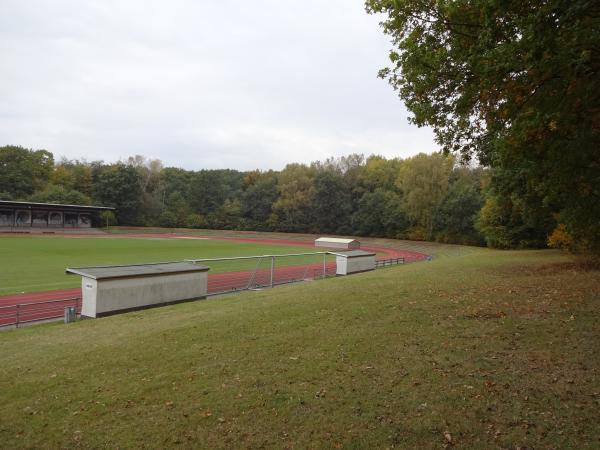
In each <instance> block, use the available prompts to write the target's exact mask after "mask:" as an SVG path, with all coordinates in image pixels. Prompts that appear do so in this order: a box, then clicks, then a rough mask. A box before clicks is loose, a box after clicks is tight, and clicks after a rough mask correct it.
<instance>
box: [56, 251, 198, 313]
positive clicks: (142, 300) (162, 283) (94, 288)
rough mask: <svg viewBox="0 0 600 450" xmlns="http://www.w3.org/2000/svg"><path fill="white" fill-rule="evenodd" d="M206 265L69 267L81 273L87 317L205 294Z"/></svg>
mask: <svg viewBox="0 0 600 450" xmlns="http://www.w3.org/2000/svg"><path fill="white" fill-rule="evenodd" d="M208 270H209V268H208V267H206V266H200V265H197V264H192V263H187V262H172V263H154V264H138V265H129V266H104V267H82V268H67V269H66V270H65V271H66V273H68V274H73V275H81V277H82V278H81V292H82V296H83V299H82V307H81V315H82V316H84V317H101V316H106V315H110V314H116V313H121V312H126V311H133V310H137V309H144V308H149V307H153V306H161V305H166V304H170V303H178V302H184V301H189V300H195V299H200V298H205V297H206V293H207V287H208Z"/></svg>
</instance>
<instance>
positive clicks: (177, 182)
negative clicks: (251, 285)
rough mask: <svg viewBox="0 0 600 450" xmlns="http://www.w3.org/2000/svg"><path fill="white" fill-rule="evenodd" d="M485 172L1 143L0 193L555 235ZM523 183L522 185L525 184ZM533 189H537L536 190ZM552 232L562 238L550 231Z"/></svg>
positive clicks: (377, 232)
mask: <svg viewBox="0 0 600 450" xmlns="http://www.w3.org/2000/svg"><path fill="white" fill-rule="evenodd" d="M493 179H494V175H493V174H492V173H490V172H489V170H486V169H484V168H481V167H474V166H468V165H461V164H458V162H457V161H456V160H455V158H454V157H453V156H446V155H443V154H441V153H434V154H429V155H428V154H418V155H416V156H413V157H410V158H407V159H399V158H396V159H386V158H384V157H381V156H375V155H372V156H369V157H364V156H363V155H358V154H353V155H349V156H345V157H341V158H337V159H327V160H325V161H318V162H313V163H311V164H308V165H307V164H298V163H293V164H288V165H287V166H286V167H285V168H284V169H283V170H281V171H273V170H268V171H259V170H255V171H248V172H241V171H237V170H228V169H224V170H198V171H192V170H184V169H181V168H175V167H164V166H163V164H162V162H161V161H159V160H155V159H146V158H145V157H143V156H139V155H138V156H135V157H130V158H129V159H128V160H127V161H121V162H118V163H104V162H101V161H94V162H85V161H77V160H66V159H62V160H60V161H55V159H54V156H53V154H52V153H50V152H48V151H46V150H30V149H26V148H23V147H18V146H5V147H0V199H3V200H27V201H35V202H51V203H67V204H99V205H104V206H113V207H115V208H116V217H104V219H103V220H106V219H108V220H109V221H110V222H112V223H118V224H120V225H139V226H162V227H189V228H214V229H237V230H257V231H285V232H311V233H323V234H326V233H327V234H329V233H331V234H342V235H357V236H377V237H389V238H404V239H416V240H437V241H441V242H449V243H458V244H474V245H485V244H486V243H487V244H488V245H490V246H494V247H500V248H523V247H544V246H546V245H547V243H548V238H549V236H550V241H551V242H552V240H553V239H554V240H557V239H558V238H560V237H561V236H560V233H561V232H564V230H563V231H561V227H560V224H559V225H558V226H557V224H556V222H555V220H554V216H553V214H552V211H551V210H550V209H548V208H546V207H545V206H544V205H543V202H536V201H532V199H531V198H525V197H524V196H521V195H520V192H519V187H518V185H514V186H513V188H512V189H511V190H510V192H508V191H506V192H505V191H501V190H498V189H495V188H494V187H493V186H494V183H492V182H491V181H493ZM522 192H523V193H525V192H526V191H525V190H523V191H522ZM533 200H535V199H533ZM559 240H560V239H559Z"/></svg>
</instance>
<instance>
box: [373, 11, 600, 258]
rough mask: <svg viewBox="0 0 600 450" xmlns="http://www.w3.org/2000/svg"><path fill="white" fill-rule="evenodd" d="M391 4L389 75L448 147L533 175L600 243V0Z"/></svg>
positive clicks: (586, 237) (560, 213)
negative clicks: (391, 48)
mask: <svg viewBox="0 0 600 450" xmlns="http://www.w3.org/2000/svg"><path fill="white" fill-rule="evenodd" d="M366 7H367V11H368V12H371V13H384V14H386V15H387V18H386V19H385V20H384V21H383V22H382V26H383V28H384V31H385V32H386V33H387V34H388V35H390V36H391V37H392V41H393V45H394V49H393V50H392V51H391V53H390V59H391V62H392V64H391V66H390V67H388V68H386V69H383V70H382V71H381V73H380V75H381V76H382V77H384V78H387V79H388V80H389V82H390V83H391V84H392V86H393V87H394V88H395V89H397V91H398V93H399V95H400V97H401V98H402V99H403V100H404V101H405V103H406V105H407V107H408V108H409V109H410V110H411V111H412V113H413V114H414V115H413V117H412V121H413V122H414V123H415V124H417V125H419V126H422V125H429V126H432V127H433V129H434V130H435V133H436V136H437V140H438V142H439V143H440V144H441V145H442V146H443V148H444V149H445V150H446V151H454V152H459V153H462V154H463V155H465V156H467V157H468V156H472V155H477V156H478V157H479V159H480V160H481V162H482V163H484V164H486V165H489V166H491V167H492V169H493V170H499V171H502V172H503V175H506V174H507V173H510V172H512V173H514V174H515V176H516V177H519V178H522V177H523V176H525V177H526V178H527V179H528V180H529V181H530V183H529V185H528V189H529V191H532V192H528V193H527V198H533V197H538V198H540V199H541V202H542V203H543V204H544V205H554V208H555V211H554V213H555V214H556V217H557V218H558V221H559V222H562V223H564V224H565V225H566V229H567V230H568V231H569V232H570V233H571V234H572V235H573V236H574V237H575V239H576V240H577V241H578V242H580V243H581V244H582V245H584V246H587V247H588V248H591V249H593V250H595V251H600V220H599V218H600V150H599V149H600V74H599V70H600V3H598V2H597V1H592V0H528V1H527V0H509V1H500V0H484V1H472V0H367V2H366Z"/></svg>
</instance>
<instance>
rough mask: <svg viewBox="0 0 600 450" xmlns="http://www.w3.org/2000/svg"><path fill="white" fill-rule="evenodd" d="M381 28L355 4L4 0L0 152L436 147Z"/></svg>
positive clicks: (189, 160)
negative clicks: (412, 108) (387, 71)
mask: <svg viewBox="0 0 600 450" xmlns="http://www.w3.org/2000/svg"><path fill="white" fill-rule="evenodd" d="M377 22H378V18H377V17H372V16H368V15H367V14H366V13H365V12H364V10H363V6H362V3H361V2H360V1H358V2H348V1H347V0H330V1H328V2H322V1H317V0H307V1H304V2H292V1H274V0H262V1H258V2H241V1H239V0H238V1H233V0H225V1H224V0H220V1H216V0H204V1H200V2H193V1H183V0H180V1H171V2H168V3H167V2H163V1H141V0H135V1H105V0H98V1H96V2H93V1H89V2H81V1H68V0H56V1H43V0H28V1H27V2H23V1H18V0H4V2H3V14H2V15H0V54H2V59H3V70H2V71H0V145H4V144H19V145H23V146H26V147H32V148H46V149H48V150H50V151H52V152H53V153H54V154H55V156H57V157H59V156H61V155H64V156H66V157H68V158H85V159H87V160H97V159H102V160H105V161H114V160H117V159H119V158H126V157H127V156H129V155H132V154H136V153H140V154H144V155H146V156H151V157H155V158H160V159H162V160H163V161H164V162H165V164H166V165H171V166H179V167H184V168H188V169H200V168H223V167H229V168H237V169H251V168H262V169H267V168H276V169H278V168H282V167H283V166H284V165H285V164H286V163H288V162H310V161H313V160H317V159H325V158H326V157H328V156H338V155H343V154H347V153H350V152H359V153H365V154H369V153H378V154H383V155H385V156H390V157H391V156H402V157H405V156H408V155H411V154H415V153H418V152H421V151H425V152H431V151H434V150H436V149H437V146H436V145H435V144H434V142H433V136H432V133H431V131H430V130H428V129H417V128H416V127H414V126H413V125H410V124H408V122H407V112H406V110H405V108H404V107H403V105H402V103H401V102H400V100H399V99H398V98H397V97H396V96H395V94H394V92H393V91H392V89H391V88H390V87H389V86H387V84H386V83H385V82H384V81H382V80H380V79H378V78H377V77H376V74H377V70H378V69H379V68H381V67H383V66H385V65H386V64H387V60H386V58H387V52H388V50H389V47H390V44H389V43H388V42H387V39H386V38H385V37H384V36H383V34H382V32H381V30H380V28H379V26H378V25H377Z"/></svg>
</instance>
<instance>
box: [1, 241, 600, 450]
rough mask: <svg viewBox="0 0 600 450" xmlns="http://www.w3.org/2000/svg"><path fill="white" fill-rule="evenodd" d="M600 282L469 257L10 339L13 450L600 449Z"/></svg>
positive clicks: (7, 362)
mask: <svg viewBox="0 0 600 450" xmlns="http://www.w3.org/2000/svg"><path fill="white" fill-rule="evenodd" d="M599 297H600V274H599V273H598V272H592V271H587V272H586V271H580V270H578V269H577V267H576V266H573V265H572V264H571V263H570V259H569V258H568V257H566V256H562V255H560V254H558V253H555V252H548V251H546V252H540V251H538V252H535V251H527V252H497V251H491V250H483V249H481V250H474V251H471V252H470V253H469V254H466V255H464V256H462V257H456V258H452V259H450V258H438V259H436V260H434V261H433V262H430V263H417V264H412V265H407V266H404V267H395V268H389V269H382V270H378V271H376V272H371V273H366V274H361V275H356V276H352V277H346V278H336V279H331V280H327V281H318V282H313V283H310V284H303V285H296V286H288V287H283V288H277V289H274V290H269V291H263V292H253V293H245V294H241V295H236V296H230V297H222V298H216V299H212V300H208V301H203V302H196V303H188V304H182V305H177V306H171V307H165V308H158V309H154V310H148V311H145V312H138V313H131V314H126V315H121V316H115V317H111V318H106V319H99V320H94V321H84V322H79V323H76V324H72V325H61V324H51V325H41V326H36V327H31V328H26V329H21V330H14V331H8V332H4V333H0V354H1V355H2V365H1V366H0V393H2V394H1V395H2V401H0V442H1V443H2V446H5V447H7V448H12V447H31V448H43V447H52V448H55V447H59V446H62V447H71V448H73V447H77V446H81V447H85V448H89V447H96V448H98V447H110V448H127V447H130V448H131V447H136V448H140V447H142V446H147V447H150V448H174V447H180V448H232V447H237V448H239V447H242V448H243V447H252V448H257V447H265V448H286V447H290V448H291V447H294V448H306V447H311V446H312V447H315V448H341V447H344V448H365V449H368V448H385V447H395V448H424V449H426V448H441V447H442V446H444V445H445V437H444V432H449V433H450V435H451V439H452V442H453V444H454V445H455V448H465V449H466V448H468V449H471V448H481V449H483V448H486V449H487V448H517V447H518V446H521V448H536V449H538V448H598V446H599V445H600V441H599V440H598V439H599V438H598V433H597V431H598V428H597V427H598V423H599V422H600V412H599V407H598V406H599V404H598V403H599V399H600V397H599V396H600V394H599V391H600V386H599V385H598V375H599V373H598V370H599V368H600V361H599V358H600V352H599V351H598V350H599V348H598V347H599V345H598V336H599V333H600V325H599V323H600V322H599V321H598V319H599V316H600V308H599V307H598V306H599V305H598V298H599Z"/></svg>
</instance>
